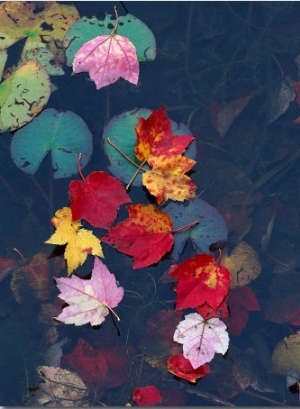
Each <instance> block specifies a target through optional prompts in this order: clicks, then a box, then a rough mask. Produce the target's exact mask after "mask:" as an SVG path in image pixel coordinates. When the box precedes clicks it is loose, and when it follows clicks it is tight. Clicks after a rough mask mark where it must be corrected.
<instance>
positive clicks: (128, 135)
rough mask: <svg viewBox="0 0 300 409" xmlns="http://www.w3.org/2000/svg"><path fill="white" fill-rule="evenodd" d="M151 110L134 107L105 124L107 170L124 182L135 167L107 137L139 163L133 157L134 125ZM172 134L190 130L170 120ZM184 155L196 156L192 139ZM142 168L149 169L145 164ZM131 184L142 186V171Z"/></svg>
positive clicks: (133, 171)
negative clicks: (108, 163) (108, 162)
mask: <svg viewBox="0 0 300 409" xmlns="http://www.w3.org/2000/svg"><path fill="white" fill-rule="evenodd" d="M151 113H152V110H151V109H147V108H139V109H134V110H132V111H127V112H123V113H122V114H120V115H117V116H114V117H113V118H112V119H111V120H110V121H109V122H108V124H107V125H106V127H105V129H104V132H103V137H102V138H103V148H104V152H105V153H106V155H107V156H108V158H109V161H110V165H109V167H108V169H109V171H110V172H111V173H112V174H113V175H114V176H115V177H116V178H118V179H120V180H121V181H122V182H124V183H126V184H127V183H129V181H130V180H131V178H132V176H133V175H134V174H135V172H136V170H137V167H136V166H135V165H133V164H132V163H130V162H129V161H128V160H127V159H126V158H125V157H124V156H123V155H122V154H121V153H120V152H119V151H118V150H117V149H116V148H115V147H114V146H112V145H111V144H109V143H108V141H107V138H109V139H110V141H111V142H112V143H113V144H114V145H116V146H117V147H118V148H119V149H120V150H121V151H122V152H123V153H124V154H125V155H126V156H127V157H129V158H130V159H131V160H132V161H133V162H134V163H136V164H137V165H138V164H139V162H138V160H137V159H136V157H135V150H134V148H135V146H136V133H135V130H134V127H135V126H136V125H137V123H138V117H142V118H145V119H147V118H149V116H150V115H151ZM171 124H172V131H173V134H174V135H192V132H191V131H190V130H189V129H188V128H187V126H186V125H184V124H182V123H181V124H178V123H176V122H174V121H172V120H171ZM186 156H188V157H189V158H192V159H194V158H195V157H196V143H195V141H193V142H192V143H191V144H190V145H189V147H188V148H187V150H186ZM143 169H146V170H150V167H149V166H148V165H147V164H145V165H143ZM132 185H133V186H142V172H139V173H138V175H137V176H136V178H135V179H134V181H133V183H132Z"/></svg>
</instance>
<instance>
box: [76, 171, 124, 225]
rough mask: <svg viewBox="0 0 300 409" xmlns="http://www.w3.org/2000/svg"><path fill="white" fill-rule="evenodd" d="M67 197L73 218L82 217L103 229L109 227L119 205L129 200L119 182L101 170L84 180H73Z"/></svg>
mask: <svg viewBox="0 0 300 409" xmlns="http://www.w3.org/2000/svg"><path fill="white" fill-rule="evenodd" d="M69 199H70V207H71V210H72V218H73V220H80V219H84V220H86V221H87V222H88V223H90V224H91V225H92V226H94V227H102V228H104V229H110V227H111V225H112V224H113V222H114V220H115V218H116V217H117V211H118V209H119V206H120V205H121V204H123V203H129V202H131V199H130V197H129V196H128V194H127V193H126V190H125V188H124V187H123V185H122V184H121V182H119V181H118V179H116V178H114V177H112V176H110V175H109V174H108V173H107V172H103V171H97V172H93V173H91V174H90V175H89V176H88V177H87V178H86V179H84V180H73V181H72V182H71V183H70V185H69Z"/></svg>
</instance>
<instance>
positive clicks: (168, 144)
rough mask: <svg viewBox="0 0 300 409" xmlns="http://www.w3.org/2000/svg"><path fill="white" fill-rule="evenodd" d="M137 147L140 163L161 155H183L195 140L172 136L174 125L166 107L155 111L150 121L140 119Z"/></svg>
mask: <svg viewBox="0 0 300 409" xmlns="http://www.w3.org/2000/svg"><path fill="white" fill-rule="evenodd" d="M135 132H136V135H137V145H136V147H135V153H136V157H137V158H138V159H139V160H140V161H144V160H148V158H149V157H150V155H151V157H152V159H153V157H158V156H161V155H166V156H172V155H177V154H182V153H183V152H184V151H185V149H186V148H187V147H188V145H189V144H190V143H191V142H192V141H193V140H194V139H195V138H194V137H193V136H191V135H176V136H174V135H173V134H172V125H171V121H170V119H169V118H168V117H167V114H166V109H165V108H164V107H162V108H159V109H157V110H154V111H153V112H152V114H151V115H150V116H149V118H148V119H145V118H139V119H138V125H137V126H136V127H135Z"/></svg>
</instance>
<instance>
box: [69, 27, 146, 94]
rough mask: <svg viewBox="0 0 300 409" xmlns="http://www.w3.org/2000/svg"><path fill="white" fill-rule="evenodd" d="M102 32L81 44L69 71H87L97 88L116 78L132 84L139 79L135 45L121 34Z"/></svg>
mask: <svg viewBox="0 0 300 409" xmlns="http://www.w3.org/2000/svg"><path fill="white" fill-rule="evenodd" d="M114 31H115V29H114V30H113V32H112V33H111V34H110V35H102V36H98V37H95V38H93V39H92V40H90V41H88V42H86V43H85V44H83V46H82V47H81V48H80V49H79V50H78V51H77V53H76V54H75V57H74V60H73V72H74V73H75V74H77V73H79V72H88V73H89V75H90V78H91V79H92V80H93V81H94V82H95V84H96V88H97V89H100V88H103V87H106V86H107V85H109V84H113V83H114V82H116V81H117V80H118V79H119V78H121V77H122V78H124V79H125V80H127V81H129V82H131V83H132V84H134V85H136V84H137V83H138V80H139V62H138V59H137V54H136V48H135V46H134V45H133V44H132V42H131V41H130V40H129V39H128V38H127V37H125V36H120V35H117V34H114Z"/></svg>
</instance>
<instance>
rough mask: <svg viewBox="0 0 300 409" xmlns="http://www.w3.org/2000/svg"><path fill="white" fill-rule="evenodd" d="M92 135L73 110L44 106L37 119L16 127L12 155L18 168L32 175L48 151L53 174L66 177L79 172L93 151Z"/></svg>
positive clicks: (11, 149) (56, 177) (11, 147)
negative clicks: (46, 107)
mask: <svg viewBox="0 0 300 409" xmlns="http://www.w3.org/2000/svg"><path fill="white" fill-rule="evenodd" d="M92 150H93V145H92V134H91V132H90V131H89V129H88V127H87V125H86V123H85V122H84V121H83V120H82V119H81V118H80V117H79V116H78V115H76V114H74V112H71V111H67V112H57V111H56V110H55V109H52V108H51V109H45V110H44V111H43V112H42V113H41V114H40V115H39V116H38V117H37V118H35V119H34V120H33V121H32V122H31V123H30V124H28V125H27V126H25V127H24V128H22V129H20V130H18V131H17V132H16V133H15V134H14V137H13V139H12V143H11V146H10V151H11V157H12V159H13V161H14V163H15V164H16V166H17V167H18V168H20V169H21V170H23V172H25V173H29V174H34V173H35V172H36V171H37V170H38V168H39V166H40V164H41V163H42V161H43V159H44V158H45V156H46V155H47V153H48V152H51V156H52V167H53V172H54V174H53V176H54V178H55V179H60V178H65V177H69V176H72V175H74V174H76V173H78V166H77V163H78V155H79V153H81V154H82V158H81V167H82V168H84V166H85V165H86V164H87V163H88V161H89V159H90V156H91V154H92Z"/></svg>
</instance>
